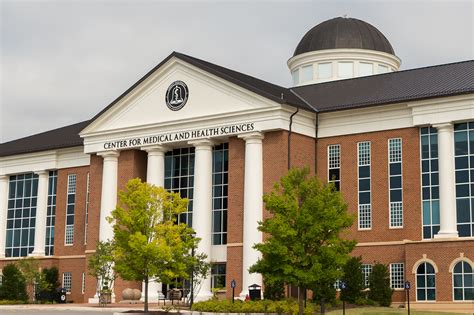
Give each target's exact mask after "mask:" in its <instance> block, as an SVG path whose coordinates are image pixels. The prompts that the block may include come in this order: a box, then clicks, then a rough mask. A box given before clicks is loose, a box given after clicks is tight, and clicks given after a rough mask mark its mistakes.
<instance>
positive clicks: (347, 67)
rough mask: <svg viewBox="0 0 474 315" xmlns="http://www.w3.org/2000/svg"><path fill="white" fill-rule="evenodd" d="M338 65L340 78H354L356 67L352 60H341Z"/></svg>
mask: <svg viewBox="0 0 474 315" xmlns="http://www.w3.org/2000/svg"><path fill="white" fill-rule="evenodd" d="M337 66H338V77H339V78H352V77H353V76H354V70H353V68H354V67H353V63H352V62H339V63H338V64H337Z"/></svg>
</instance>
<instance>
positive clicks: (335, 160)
mask: <svg viewBox="0 0 474 315" xmlns="http://www.w3.org/2000/svg"><path fill="white" fill-rule="evenodd" d="M327 150H328V152H327V154H328V170H327V179H328V182H329V183H335V182H339V191H341V175H342V174H341V145H340V144H330V145H328V149H327ZM331 153H337V156H336V157H335V155H334V154H333V155H331ZM333 169H339V179H337V180H333V179H332V178H330V177H329V173H330V172H329V171H330V170H333Z"/></svg>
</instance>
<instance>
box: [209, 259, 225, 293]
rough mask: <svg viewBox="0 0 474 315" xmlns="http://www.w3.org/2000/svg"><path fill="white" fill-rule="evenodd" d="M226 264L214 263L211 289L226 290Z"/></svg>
mask: <svg viewBox="0 0 474 315" xmlns="http://www.w3.org/2000/svg"><path fill="white" fill-rule="evenodd" d="M225 277H226V263H214V264H212V265H211V287H212V288H214V289H215V288H225Z"/></svg>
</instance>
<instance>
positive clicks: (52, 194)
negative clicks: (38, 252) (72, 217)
mask: <svg viewBox="0 0 474 315" xmlns="http://www.w3.org/2000/svg"><path fill="white" fill-rule="evenodd" d="M57 186H58V171H51V172H49V184H48V209H47V212H46V242H45V249H44V252H45V254H46V256H53V255H54V226H55V224H56V191H57V188H58V187H57Z"/></svg>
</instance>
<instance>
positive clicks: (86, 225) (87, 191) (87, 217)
mask: <svg viewBox="0 0 474 315" xmlns="http://www.w3.org/2000/svg"><path fill="white" fill-rule="evenodd" d="M89 194H90V173H89V172H87V182H86V213H85V220H84V245H87V229H88V228H89Z"/></svg>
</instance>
